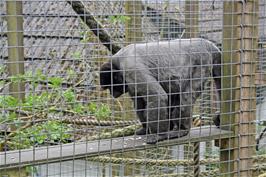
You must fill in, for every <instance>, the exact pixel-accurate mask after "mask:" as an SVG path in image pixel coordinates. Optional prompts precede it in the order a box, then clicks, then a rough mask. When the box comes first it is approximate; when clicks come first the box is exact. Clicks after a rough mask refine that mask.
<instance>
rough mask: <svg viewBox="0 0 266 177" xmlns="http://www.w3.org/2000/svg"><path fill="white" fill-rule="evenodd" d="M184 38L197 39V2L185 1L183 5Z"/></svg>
mask: <svg viewBox="0 0 266 177" xmlns="http://www.w3.org/2000/svg"><path fill="white" fill-rule="evenodd" d="M185 30H186V31H185V34H184V37H185V38H193V37H198V33H199V1H192V0H186V4H185Z"/></svg>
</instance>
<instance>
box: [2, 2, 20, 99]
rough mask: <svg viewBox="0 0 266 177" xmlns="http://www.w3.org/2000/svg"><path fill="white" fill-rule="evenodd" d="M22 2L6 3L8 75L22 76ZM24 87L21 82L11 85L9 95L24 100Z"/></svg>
mask: <svg viewBox="0 0 266 177" xmlns="http://www.w3.org/2000/svg"><path fill="white" fill-rule="evenodd" d="M22 3H23V2H22V1H7V2H6V7H7V40H8V70H9V75H10V76H14V75H18V74H24V47H23V46H24V45H23V15H22ZM24 92H25V85H24V83H22V82H17V83H11V85H10V93H11V94H12V95H13V96H14V97H16V98H18V99H21V100H22V99H24V94H25V93H24Z"/></svg>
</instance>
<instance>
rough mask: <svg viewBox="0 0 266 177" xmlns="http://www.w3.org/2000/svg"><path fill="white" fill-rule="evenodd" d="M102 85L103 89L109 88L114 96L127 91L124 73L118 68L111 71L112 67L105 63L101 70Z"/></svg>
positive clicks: (116, 96)
mask: <svg viewBox="0 0 266 177" xmlns="http://www.w3.org/2000/svg"><path fill="white" fill-rule="evenodd" d="M100 85H101V89H102V90H106V89H109V91H110V94H111V95H112V96H113V97H114V98H118V97H119V96H121V95H122V94H124V93H126V92H127V85H126V84H125V81H124V78H123V75H122V74H121V72H119V71H117V70H113V71H111V69H110V67H106V65H103V66H102V67H101V72H100Z"/></svg>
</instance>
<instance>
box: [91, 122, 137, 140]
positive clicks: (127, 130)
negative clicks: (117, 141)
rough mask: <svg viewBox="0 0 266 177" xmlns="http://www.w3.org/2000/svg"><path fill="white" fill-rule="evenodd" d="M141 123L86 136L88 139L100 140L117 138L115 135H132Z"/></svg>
mask: <svg viewBox="0 0 266 177" xmlns="http://www.w3.org/2000/svg"><path fill="white" fill-rule="evenodd" d="M140 126H141V125H136V124H133V125H130V126H127V127H124V128H117V129H115V130H113V131H112V132H103V133H100V134H98V135H95V136H89V137H86V141H92V140H98V139H107V138H115V137H123V136H130V135H133V134H134V133H135V130H136V129H138V128H140Z"/></svg>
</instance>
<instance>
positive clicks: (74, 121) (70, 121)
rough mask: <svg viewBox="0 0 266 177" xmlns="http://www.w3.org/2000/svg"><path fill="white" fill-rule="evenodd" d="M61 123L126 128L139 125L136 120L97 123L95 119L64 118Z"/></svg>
mask: <svg viewBox="0 0 266 177" xmlns="http://www.w3.org/2000/svg"><path fill="white" fill-rule="evenodd" d="M62 122H63V123H67V124H76V125H96V126H114V125H119V126H126V125H132V124H140V123H139V121H136V120H128V121H122V120H111V121H108V120H105V121H99V120H97V119H92V118H74V119H73V118H66V119H63V120H62Z"/></svg>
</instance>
